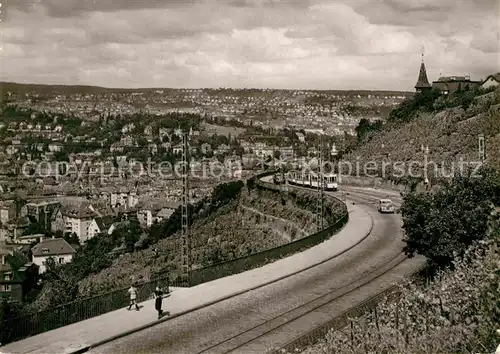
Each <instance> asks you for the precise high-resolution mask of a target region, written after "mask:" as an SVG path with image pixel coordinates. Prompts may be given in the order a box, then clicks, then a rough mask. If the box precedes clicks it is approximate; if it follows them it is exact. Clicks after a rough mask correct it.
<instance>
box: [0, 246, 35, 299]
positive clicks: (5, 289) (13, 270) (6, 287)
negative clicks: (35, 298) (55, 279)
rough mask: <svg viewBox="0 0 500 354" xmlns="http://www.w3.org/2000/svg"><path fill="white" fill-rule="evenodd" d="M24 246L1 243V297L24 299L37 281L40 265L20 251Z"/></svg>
mask: <svg viewBox="0 0 500 354" xmlns="http://www.w3.org/2000/svg"><path fill="white" fill-rule="evenodd" d="M20 248H22V246H21V247H20V246H17V245H9V244H6V243H4V242H2V243H0V297H3V298H7V299H9V300H14V301H22V300H23V298H24V296H25V295H26V294H27V293H28V292H29V291H30V290H31V288H32V287H33V286H34V285H35V283H36V277H37V275H38V267H37V266H36V265H35V264H34V263H32V262H30V261H29V259H28V258H27V257H26V256H25V255H24V254H23V253H22V252H20V250H19V249H20Z"/></svg>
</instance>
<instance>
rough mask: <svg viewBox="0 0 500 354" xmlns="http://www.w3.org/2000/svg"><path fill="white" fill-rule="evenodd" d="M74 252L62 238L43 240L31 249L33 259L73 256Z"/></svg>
mask: <svg viewBox="0 0 500 354" xmlns="http://www.w3.org/2000/svg"><path fill="white" fill-rule="evenodd" d="M75 252H76V251H75V250H74V248H73V247H71V245H70V244H69V243H68V242H66V241H65V240H64V239H62V238H50V239H45V240H43V241H42V242H40V243H39V244H37V245H35V246H34V247H33V249H32V254H33V256H34V257H41V256H56V255H66V254H74V253H75Z"/></svg>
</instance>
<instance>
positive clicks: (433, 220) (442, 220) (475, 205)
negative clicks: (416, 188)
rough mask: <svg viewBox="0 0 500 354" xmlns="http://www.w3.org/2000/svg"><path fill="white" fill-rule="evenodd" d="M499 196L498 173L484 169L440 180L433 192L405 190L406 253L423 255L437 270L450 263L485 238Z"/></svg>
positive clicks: (403, 210) (499, 181) (499, 183)
mask: <svg viewBox="0 0 500 354" xmlns="http://www.w3.org/2000/svg"><path fill="white" fill-rule="evenodd" d="M499 197H500V176H499V173H498V172H496V171H493V170H491V169H487V168H483V169H482V170H481V174H480V176H472V175H471V174H468V175H466V176H462V175H457V176H455V177H454V178H453V179H452V180H451V181H443V182H442V186H441V187H440V188H439V189H438V190H437V191H436V192H435V193H433V194H432V193H425V194H419V193H415V192H410V193H408V194H407V195H405V196H404V200H403V205H402V207H401V214H402V217H403V229H404V231H405V242H406V246H405V248H404V250H405V252H406V253H407V254H408V255H410V256H413V254H415V253H418V254H422V255H424V256H426V257H427V258H428V259H429V260H430V261H431V265H432V266H433V268H434V269H436V270H437V269H439V268H443V267H446V266H449V265H451V262H452V261H453V260H454V259H455V258H456V257H457V256H461V255H462V254H463V252H464V251H465V250H466V249H467V247H468V246H470V245H471V244H472V243H473V242H474V241H476V240H481V239H483V238H485V237H486V235H487V232H488V227H489V222H490V220H491V213H492V211H493V205H494V204H497V203H498V202H499V201H500V198H499ZM497 205H498V204H497Z"/></svg>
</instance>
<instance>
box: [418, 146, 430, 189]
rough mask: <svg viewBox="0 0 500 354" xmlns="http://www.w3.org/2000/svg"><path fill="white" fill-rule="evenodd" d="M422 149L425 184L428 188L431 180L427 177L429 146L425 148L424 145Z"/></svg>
mask: <svg viewBox="0 0 500 354" xmlns="http://www.w3.org/2000/svg"><path fill="white" fill-rule="evenodd" d="M420 149H421V150H422V152H423V153H424V183H425V185H426V186H428V185H429V178H428V176H427V156H428V155H429V145H427V146H425V148H424V145H422V146H421V148H420Z"/></svg>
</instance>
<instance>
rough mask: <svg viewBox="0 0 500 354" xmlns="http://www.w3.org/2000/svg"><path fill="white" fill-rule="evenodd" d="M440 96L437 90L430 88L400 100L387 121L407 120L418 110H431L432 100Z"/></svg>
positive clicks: (432, 106)
mask: <svg viewBox="0 0 500 354" xmlns="http://www.w3.org/2000/svg"><path fill="white" fill-rule="evenodd" d="M440 96H441V94H440V93H439V91H437V90H430V91H425V92H419V93H416V94H415V95H414V96H413V97H412V98H410V99H408V100H405V101H404V102H402V103H401V104H400V105H399V106H398V107H397V108H395V109H393V110H392V111H391V113H390V114H389V118H388V121H389V122H393V123H398V122H409V121H410V120H412V119H413V118H415V117H416V114H417V113H418V112H419V111H424V112H432V111H433V110H434V102H435V101H436V100H437V99H438V98H439V97H440Z"/></svg>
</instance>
